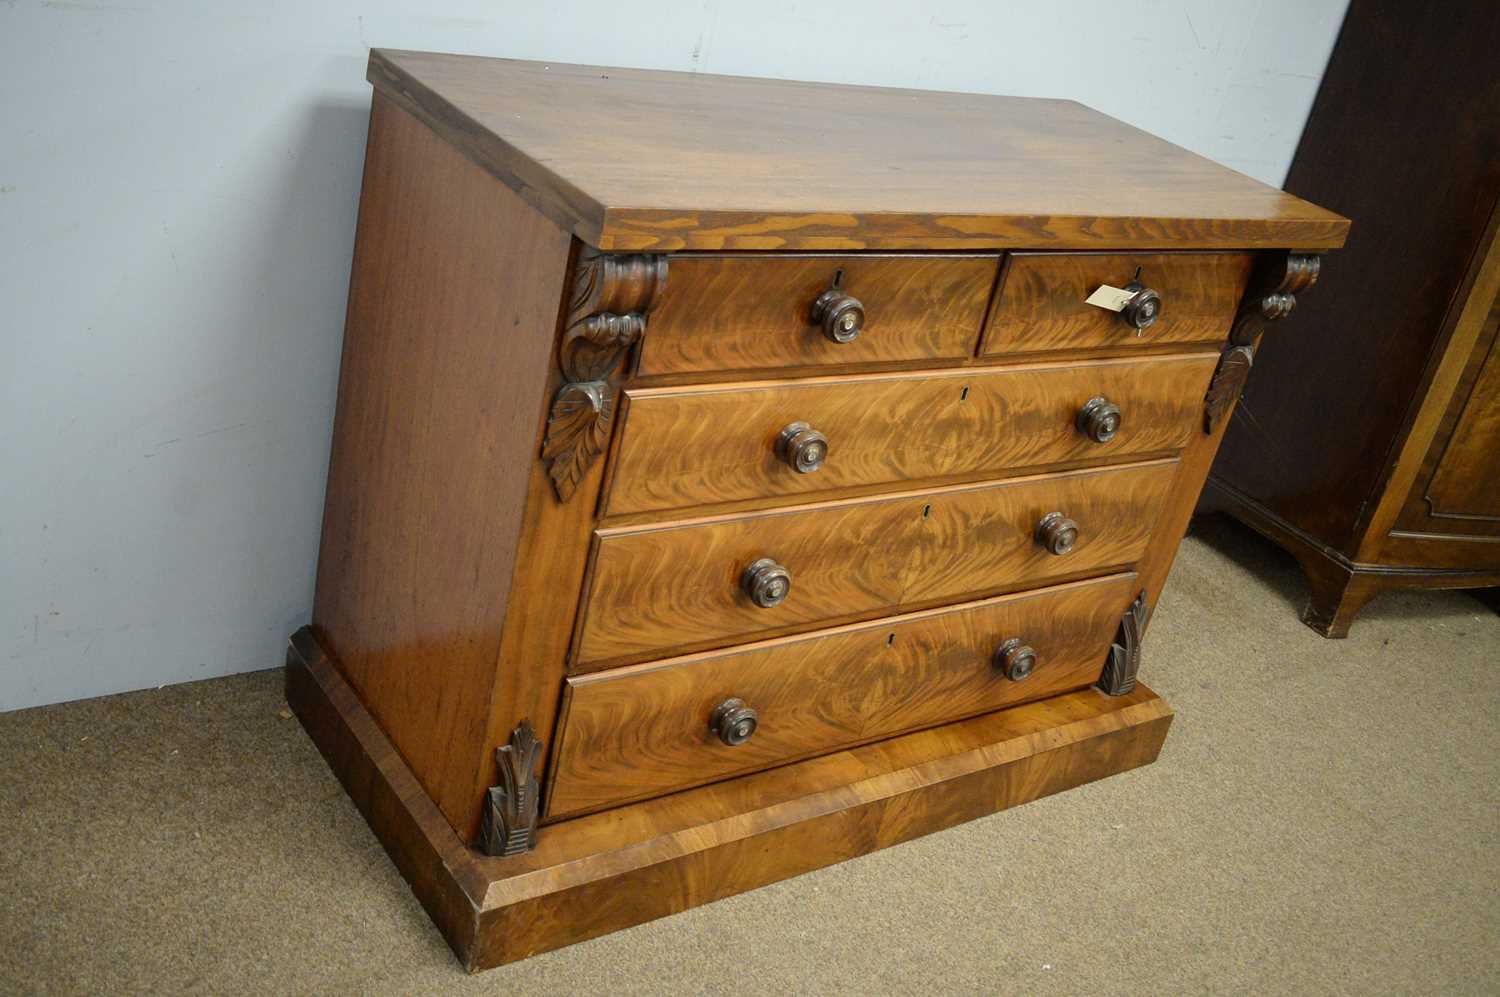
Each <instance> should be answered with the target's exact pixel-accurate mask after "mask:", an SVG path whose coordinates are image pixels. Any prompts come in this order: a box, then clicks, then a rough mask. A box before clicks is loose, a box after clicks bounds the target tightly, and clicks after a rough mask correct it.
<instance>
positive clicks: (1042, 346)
mask: <svg viewBox="0 0 1500 997" xmlns="http://www.w3.org/2000/svg"><path fill="white" fill-rule="evenodd" d="M1251 259H1252V257H1251V255H1250V254H1249V253H1011V254H1009V255H1007V256H1006V259H1005V269H1004V272H1003V273H1002V275H1001V280H1000V286H999V287H998V289H997V290H996V292H995V301H994V304H993V305H992V306H991V308H990V314H989V320H988V321H987V322H986V324H985V331H984V341H983V343H982V344H981V345H980V349H979V352H980V354H981V355H984V356H1000V355H1003V354H1007V353H1040V352H1044V351H1048V350H1088V349H1099V348H1104V347H1119V346H1137V345H1142V346H1143V345H1148V344H1149V345H1154V346H1161V345H1168V344H1170V345H1181V344H1187V343H1213V342H1219V341H1221V340H1223V339H1224V337H1225V336H1226V335H1227V334H1228V333H1229V324H1230V322H1231V321H1232V320H1233V318H1234V313H1235V309H1236V308H1238V307H1239V303H1240V295H1241V294H1243V293H1244V290H1245V282H1246V281H1247V280H1248V279H1249V277H1250V263H1251ZM1137 269H1139V272H1140V278H1139V279H1140V283H1141V284H1142V285H1144V286H1145V287H1149V288H1151V289H1153V290H1155V291H1156V292H1157V293H1158V294H1160V295H1161V315H1160V317H1159V318H1157V320H1156V321H1155V322H1153V323H1152V324H1151V325H1150V326H1148V327H1147V328H1146V329H1145V330H1143V331H1141V332H1139V333H1137V331H1136V330H1135V329H1133V328H1131V327H1130V326H1127V325H1126V324H1125V323H1124V322H1123V321H1121V320H1120V316H1119V314H1118V313H1117V312H1112V311H1108V310H1106V309H1103V308H1100V307H1098V306H1096V305H1090V304H1087V303H1086V299H1087V298H1088V296H1089V295H1090V294H1093V293H1094V291H1095V290H1096V289H1097V288H1098V287H1099V286H1100V285H1101V284H1109V285H1111V286H1113V287H1120V288H1123V287H1124V286H1125V285H1126V284H1128V283H1129V282H1130V281H1131V279H1132V278H1133V277H1135V274H1136V272H1137Z"/></svg>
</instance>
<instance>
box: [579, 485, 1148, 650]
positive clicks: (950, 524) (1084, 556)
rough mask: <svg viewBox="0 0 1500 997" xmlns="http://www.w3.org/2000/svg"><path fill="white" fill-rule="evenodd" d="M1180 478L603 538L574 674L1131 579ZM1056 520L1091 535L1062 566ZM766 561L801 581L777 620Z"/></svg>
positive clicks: (810, 511) (1000, 489)
mask: <svg viewBox="0 0 1500 997" xmlns="http://www.w3.org/2000/svg"><path fill="white" fill-rule="evenodd" d="M1175 472H1176V462H1175V461H1173V460H1161V461H1155V462H1152V463H1147V464H1134V465H1127V466H1123V467H1115V468H1105V469H1099V470H1090V471H1074V472H1068V473H1064V474H1056V475H1046V476H1034V477H1027V478H1018V479H1012V480H1009V481H1000V482H987V483H983V484H966V485H957V486H950V487H946V488H935V489H926V490H921V491H907V492H902V493H899V494H896V495H884V496H878V497H872V498H865V499H852V500H847V501H840V502H830V503H825V504H821V505H807V506H796V507H793V508H789V509H782V510H776V511H771V512H761V513H753V514H750V515H730V516H711V517H706V518H697V519H688V520H682V521H678V522H674V523H668V524H663V525H660V526H653V527H646V528H624V529H606V530H601V531H599V533H598V539H597V541H596V543H597V547H596V550H595V553H594V562H593V572H592V578H591V581H590V583H589V589H588V594H587V595H586V596H585V609H584V610H583V614H582V628H581V634H580V637H579V640H578V644H577V653H576V654H575V655H574V659H575V662H574V665H573V667H572V670H573V671H574V672H575V673H576V672H587V671H596V670H598V669H600V668H602V667H608V666H610V665H615V664H620V663H624V662H627V661H632V660H636V661H638V660H642V659H643V658H644V657H646V656H649V655H652V654H655V655H658V656H659V655H661V654H664V653H666V652H669V651H687V650H697V649H700V648H703V647H712V646H716V645H722V644H728V643H733V642H735V641H738V640H742V639H745V638H747V637H750V636H769V635H775V634H784V633H789V632H793V631H796V630H802V629H809V628H811V627H813V626H818V625H826V624H828V623H830V622H834V621H842V620H849V619H854V618H858V617H860V616H863V615H870V614H873V613H875V612H879V611H887V612H890V611H895V610H896V608H897V607H901V608H902V609H917V608H925V607H926V606H931V605H937V604H939V603H943V602H957V601H962V600H965V599H975V598H979V597H981V596H986V595H991V594H994V593H996V592H1001V591H1009V590H1014V589H1018V588H1022V587H1026V586H1030V585H1038V584H1043V583H1045V582H1046V581H1047V580H1049V579H1056V578H1059V577H1065V576H1072V577H1078V576H1081V575H1085V574H1089V573H1097V572H1100V571H1103V570H1106V569H1110V568H1122V567H1128V566H1130V565H1132V564H1133V563H1134V562H1135V561H1136V560H1137V559H1138V558H1139V557H1140V556H1141V554H1142V553H1144V551H1145V549H1146V543H1147V538H1148V536H1149V531H1150V528H1151V524H1152V522H1153V521H1154V520H1155V519H1156V516H1157V510H1158V507H1159V506H1160V505H1161V503H1162V501H1163V500H1164V499H1165V498H1166V495H1167V489H1168V487H1169V486H1170V485H1171V483H1172V480H1173V478H1174V475H1175ZM1055 511H1060V512H1062V513H1064V514H1065V515H1067V516H1069V517H1071V518H1072V519H1074V520H1075V521H1077V523H1078V525H1079V539H1078V543H1077V545H1076V546H1075V547H1074V548H1073V549H1072V550H1071V551H1069V552H1068V553H1067V554H1064V555H1061V556H1058V555H1053V554H1049V553H1048V552H1047V551H1045V550H1044V549H1043V548H1042V547H1041V546H1040V544H1038V543H1037V540H1036V526H1037V523H1038V522H1039V521H1040V520H1041V518H1042V517H1043V516H1044V515H1046V514H1047V513H1049V512H1055ZM761 557H771V558H774V559H775V560H776V561H777V562H778V563H780V564H781V565H783V566H784V567H786V568H787V569H788V570H789V571H790V572H791V576H792V587H791V593H790V594H789V595H788V596H787V598H786V600H785V601H784V602H782V603H781V604H780V605H778V606H774V607H771V608H761V607H759V606H757V605H756V604H755V603H754V602H752V601H751V600H750V598H749V596H748V595H746V593H745V592H744V590H743V589H742V587H741V584H740V578H741V574H742V573H743V571H744V569H745V567H746V566H747V565H749V564H750V563H751V562H752V561H754V560H756V559H758V558H761Z"/></svg>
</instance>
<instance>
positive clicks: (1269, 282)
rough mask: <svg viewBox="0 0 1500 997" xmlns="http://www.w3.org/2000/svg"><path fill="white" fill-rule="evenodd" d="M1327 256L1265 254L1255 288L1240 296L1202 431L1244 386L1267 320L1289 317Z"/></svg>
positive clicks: (1209, 428)
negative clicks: (1256, 343) (1256, 345)
mask: <svg viewBox="0 0 1500 997" xmlns="http://www.w3.org/2000/svg"><path fill="white" fill-rule="evenodd" d="M1321 266H1322V257H1319V256H1316V255H1312V254H1308V253H1286V254H1268V255H1265V256H1262V257H1261V265H1260V266H1259V267H1257V269H1256V272H1255V276H1254V277H1253V278H1252V279H1251V282H1250V290H1249V291H1247V292H1246V293H1245V296H1244V298H1242V299H1241V300H1240V310H1239V312H1238V313H1237V314H1236V315H1235V317H1234V325H1233V326H1231V327H1230V330H1229V345H1228V346H1226V347H1225V348H1224V353H1223V355H1221V356H1220V357H1219V367H1218V369H1217V370H1215V371H1214V377H1213V380H1212V381H1211V382H1210V383H1209V386H1208V395H1207V397H1206V398H1205V399H1204V402H1203V431H1204V432H1205V433H1208V434H1209V435H1213V433H1214V432H1215V431H1216V430H1217V429H1218V428H1219V425H1220V424H1221V423H1222V422H1223V420H1224V417H1225V416H1226V415H1228V413H1229V410H1230V409H1231V408H1233V407H1234V403H1235V402H1237V401H1239V398H1240V395H1242V394H1243V393H1244V391H1245V381H1246V379H1247V378H1249V376H1250V367H1251V365H1252V364H1253V363H1254V361H1255V342H1256V340H1257V339H1258V338H1259V337H1260V334H1261V333H1262V332H1264V331H1265V327H1266V323H1268V322H1276V321H1279V320H1280V319H1283V318H1286V317H1287V316H1288V315H1290V314H1291V313H1292V309H1293V308H1295V307H1297V295H1298V294H1299V293H1301V292H1302V291H1305V290H1307V289H1308V288H1309V287H1312V286H1313V284H1315V283H1317V281H1318V271H1319V269H1320V268H1321Z"/></svg>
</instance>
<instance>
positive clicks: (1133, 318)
mask: <svg viewBox="0 0 1500 997" xmlns="http://www.w3.org/2000/svg"><path fill="white" fill-rule="evenodd" d="M1125 290H1127V291H1134V292H1135V293H1134V294H1133V295H1131V298H1130V300H1129V301H1127V302H1125V305H1124V307H1123V308H1121V309H1120V319H1121V321H1123V322H1124V323H1125V324H1126V325H1128V326H1130V327H1131V328H1132V329H1134V330H1135V331H1136V332H1138V333H1140V332H1145V331H1146V326H1148V325H1150V324H1151V323H1152V322H1155V321H1156V319H1157V317H1158V316H1159V315H1161V295H1160V294H1157V293H1156V292H1155V291H1153V290H1152V289H1151V288H1149V287H1143V286H1141V283H1140V281H1135V280H1133V281H1131V282H1130V283H1129V284H1126V285H1125Z"/></svg>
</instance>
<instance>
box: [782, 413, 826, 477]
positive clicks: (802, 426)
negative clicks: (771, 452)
mask: <svg viewBox="0 0 1500 997" xmlns="http://www.w3.org/2000/svg"><path fill="white" fill-rule="evenodd" d="M776 456H778V457H780V458H781V459H782V460H784V461H786V462H787V463H788V464H790V465H791V468H792V470H794V471H796V472H797V473H798V474H811V473H812V472H814V471H816V470H817V469H818V468H820V467H822V466H823V461H825V460H827V459H828V437H826V436H824V435H823V434H822V433H820V432H818V431H817V430H816V429H813V428H812V427H811V426H809V425H808V424H807V423H805V422H794V423H792V424H791V425H790V426H788V427H786V428H785V429H783V430H782V431H781V435H780V436H779V437H777V438H776Z"/></svg>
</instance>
